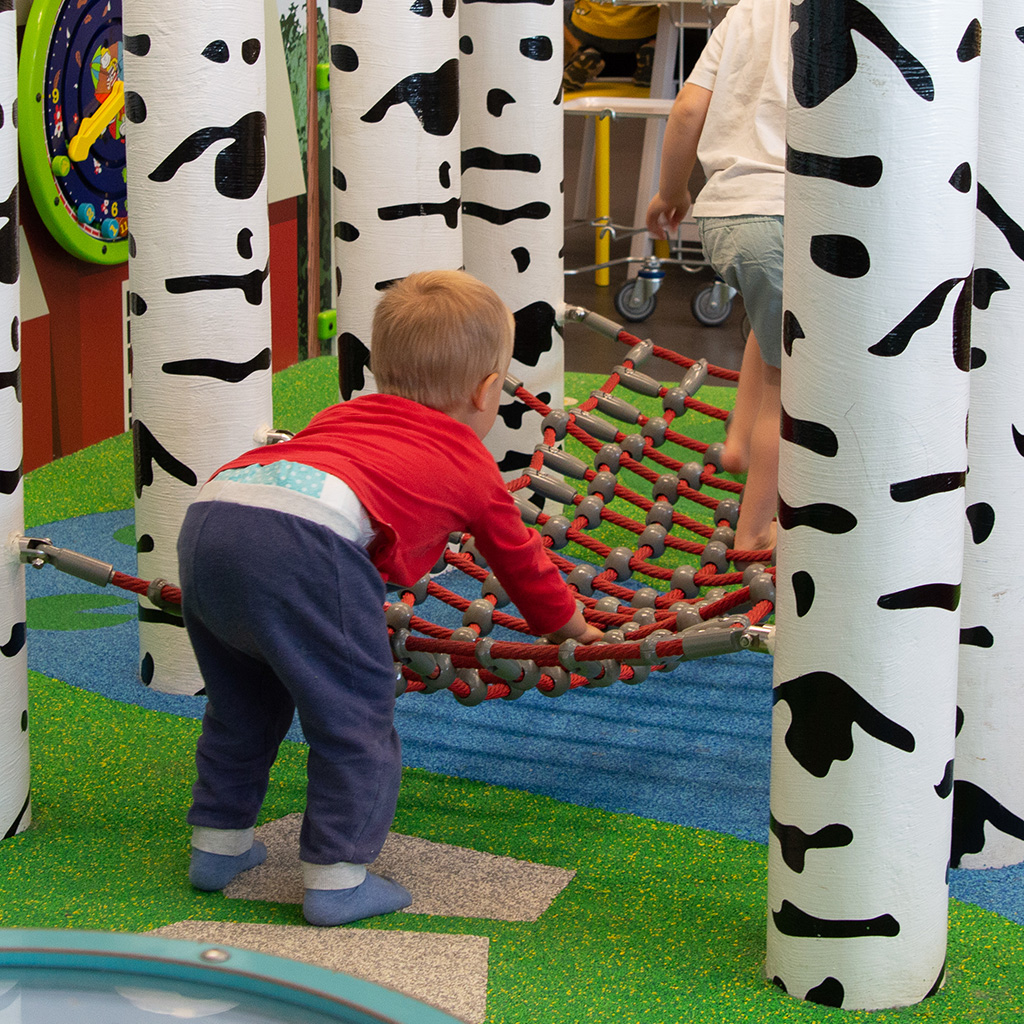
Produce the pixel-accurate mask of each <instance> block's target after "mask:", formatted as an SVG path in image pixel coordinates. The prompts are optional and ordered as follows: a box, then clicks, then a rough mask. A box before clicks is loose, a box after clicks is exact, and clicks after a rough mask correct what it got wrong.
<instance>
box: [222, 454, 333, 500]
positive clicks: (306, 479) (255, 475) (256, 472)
mask: <svg viewBox="0 0 1024 1024" xmlns="http://www.w3.org/2000/svg"><path fill="white" fill-rule="evenodd" d="M216 479H217V480H234V481H236V482H237V483H242V484H264V485H266V486H270V487H287V488H288V489H289V490H292V491H298V492H299V493H300V494H308V495H309V496H310V497H311V498H319V497H320V495H321V494H323V490H324V483H325V482H326V480H327V474H326V473H324V472H323V471H322V470H319V469H313V467H312V466H304V465H302V463H300V462H284V461H282V462H272V463H270V465H269V466H258V465H252V466H242V467H241V468H239V469H226V470H224V472H223V473H218V474H217V477H216Z"/></svg>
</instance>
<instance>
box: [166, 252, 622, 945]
mask: <svg viewBox="0 0 1024 1024" xmlns="http://www.w3.org/2000/svg"><path fill="white" fill-rule="evenodd" d="M513 337H514V322H513V319H512V315H511V313H510V312H509V310H508V308H507V307H506V306H505V305H504V303H502V302H501V300H500V299H499V298H498V296H497V295H496V294H495V292H494V291H493V290H492V289H490V288H488V287H487V286H486V285H484V284H482V283H481V282H479V281H477V280H476V279H474V278H473V277H471V276H470V275H468V274H465V273H463V272H461V271H430V272H425V273H418V274H413V275H411V276H409V277H407V278H405V279H403V280H401V281H399V282H397V283H396V284H394V285H392V286H391V287H390V288H389V289H388V290H387V291H386V292H385V293H384V296H383V297H382V299H381V301H380V303H379V304H378V308H377V310H376V314H375V317H374V323H373V335H372V369H373V372H374V376H375V378H376V381H377V386H378V388H379V389H380V393H378V394H374V395H365V396H360V397H358V398H355V399H352V400H351V401H349V402H344V403H341V404H339V405H334V406H331V407H330V408H328V409H325V410H324V411H323V412H321V413H318V414H317V415H316V416H315V417H313V419H312V421H311V422H310V424H309V426H308V427H306V428H305V429H304V430H302V431H300V432H299V433H298V434H296V435H295V437H294V438H292V439H290V440H288V441H286V442H284V443H281V444H277V445H273V446H269V447H261V448H257V449H254V450H252V451H250V452H247V453H246V454H244V455H242V456H241V457H239V458H237V459H235V460H233V461H232V462H229V463H228V464H227V465H226V466H224V467H222V468H221V469H220V470H218V471H217V472H216V473H215V474H214V475H213V477H211V479H210V480H209V481H208V482H207V483H206V484H205V486H204V487H203V488H202V490H201V491H200V493H199V495H198V497H197V499H196V501H195V502H194V503H193V504H192V506H191V507H190V508H189V510H188V513H187V515H186V517H185V522H184V524H183V526H182V530H181V534H180V537H179V541H178V556H179V566H180V573H181V588H182V612H183V615H184V620H185V626H186V629H187V630H188V634H189V638H190V639H191V641H192V644H193V647H194V649H195V652H196V658H197V660H198V663H199V668H200V670H201V672H202V675H203V681H204V683H205V688H206V694H207V698H208V703H207V708H206V712H205V715H204V718H203V728H202V734H201V736H200V738H199V742H198V745H197V750H196V766H197V772H198V777H197V780H196V783H195V785H194V787H193V792H192V796H193V800H192V806H191V808H190V810H189V813H188V821H189V823H190V824H191V825H192V828H193V831H192V858H191V864H190V868H189V878H190V879H191V881H192V883H193V885H195V886H196V887H197V888H200V889H205V890H217V889H222V888H223V887H224V886H225V885H227V883H228V882H229V881H231V879H232V878H234V877H235V876H236V875H237V874H238V873H240V872H241V871H245V870H248V869H249V868H252V867H255V866H256V865H257V864H260V863H262V862H263V860H264V859H265V858H266V849H265V847H264V846H263V844H262V843H260V842H259V841H258V840H255V839H254V829H255V824H256V819H257V815H258V814H259V810H260V807H261V805H262V802H263V799H264V796H265V795H266V791H267V786H268V783H269V773H270V767H271V765H272V764H273V762H274V759H275V757H276V755H277V750H278V747H279V745H280V743H281V740H282V739H283V738H284V736H285V734H286V733H287V731H288V729H289V727H290V726H291V722H292V719H293V717H294V714H295V712H296V711H298V715H299V721H300V723H301V726H302V730H303V733H304V735H305V737H306V740H307V742H308V744H309V760H308V771H307V790H306V808H305V814H304V816H303V822H302V830H301V833H300V840H299V845H300V858H301V861H302V870H303V879H304V885H305V897H304V900H303V914H304V916H305V918H306V920H307V921H308V922H310V923H311V924H317V925H339V924H347V923H349V922H352V921H356V920H359V919H361V918H364V917H371V916H374V915H376V914H385V913H390V912H391V911H395V910H400V909H401V908H402V907H405V906H407V905H408V904H409V903H410V901H411V896H410V895H409V893H408V891H407V890H406V889H404V888H403V887H402V886H400V885H398V884H397V883H395V882H393V881H390V880H389V879H386V878H383V877H381V876H378V875H375V874H373V873H372V872H369V871H368V870H367V865H369V864H371V863H372V862H373V861H374V859H375V858H376V857H377V855H378V854H379V853H380V850H381V847H382V846H383V843H384V839H385V838H386V836H387V832H388V829H389V828H390V826H391V822H392V820H393V818H394V813H395V805H396V802H397V799H398V790H399V783H400V778H401V767H402V765H401V747H400V743H399V739H398V735H397V733H396V731H395V727H394V702H395V671H394V664H393V660H392V656H391V650H390V646H389V642H388V634H387V627H386V624H385V620H384V611H383V604H384V582H385V581H386V580H392V581H394V582H397V583H401V584H411V583H413V582H415V581H416V580H417V579H419V578H420V577H422V576H423V575H424V574H425V573H426V572H428V571H429V570H430V569H431V567H432V566H433V565H434V564H435V563H436V562H437V560H438V558H439V557H440V556H441V554H442V553H443V551H444V548H445V545H446V543H447V541H448V536H449V534H450V533H452V532H453V531H457V530H458V531H466V532H469V533H472V534H473V536H474V539H475V542H476V546H477V549H478V550H479V551H480V552H481V554H482V555H483V556H484V558H486V559H487V561H488V563H489V565H490V567H491V568H492V570H493V571H494V572H495V574H496V575H497V577H498V579H499V580H500V581H501V584H502V586H503V587H504V589H505V590H506V591H507V593H508V594H509V596H510V597H511V599H512V601H513V602H514V603H515V604H516V606H517V607H518V609H519V611H520V613H521V614H522V615H523V617H524V618H525V619H526V620H527V622H529V624H530V626H531V628H533V629H534V630H535V631H536V632H537V633H538V634H547V635H550V636H551V637H552V638H553V639H554V640H558V641H560V640H564V639H567V638H573V639H577V640H580V641H581V642H583V643H592V642H594V641H595V640H597V639H599V638H600V637H601V635H602V634H601V632H600V630H598V629H597V628H596V627H594V626H591V625H589V624H588V623H587V622H586V621H585V620H584V618H583V615H582V614H581V612H580V611H579V610H578V608H577V606H576V602H575V599H574V596H573V593H572V591H571V590H570V589H569V588H568V586H567V585H566V584H565V582H564V580H563V579H562V577H561V575H560V574H559V572H558V570H557V569H556V568H555V566H554V565H553V564H552V563H551V561H550V560H549V559H548V558H547V555H546V553H545V551H544V548H543V545H542V544H541V540H540V536H539V534H537V533H536V531H533V530H529V529H527V528H526V527H525V526H524V525H523V523H522V521H521V519H520V518H519V515H518V512H517V511H516V508H515V504H514V502H513V501H512V498H511V496H510V494H509V493H508V491H507V490H506V488H505V486H504V483H503V481H502V479H501V475H500V473H499V472H498V468H497V466H496V464H495V462H494V459H493V457H492V456H491V455H490V454H489V453H488V451H487V449H486V448H485V447H484V446H483V443H482V438H483V437H484V436H485V435H486V434H487V432H488V431H489V430H490V428H491V426H492V425H493V424H494V421H495V418H496V416H497V412H498V404H499V401H500V397H501V389H502V384H503V382H504V379H505V375H506V373H507V370H508V366H509V362H510V360H511V357H512V346H513Z"/></svg>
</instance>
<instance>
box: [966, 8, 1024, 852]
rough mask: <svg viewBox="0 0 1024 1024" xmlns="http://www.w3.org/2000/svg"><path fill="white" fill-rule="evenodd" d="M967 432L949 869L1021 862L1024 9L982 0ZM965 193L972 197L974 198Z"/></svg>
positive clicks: (1023, 847) (1023, 832)
mask: <svg viewBox="0 0 1024 1024" xmlns="http://www.w3.org/2000/svg"><path fill="white" fill-rule="evenodd" d="M983 11H984V16H983V19H982V20H983V23H984V26H985V33H984V47H983V49H982V54H981V116H980V127H979V131H980V138H979V148H980V152H979V156H978V175H977V185H976V187H977V196H978V218H977V242H976V246H975V273H974V309H975V312H974V318H973V327H972V345H973V348H972V351H971V431H970V441H969V452H968V465H969V466H970V474H969V475H968V477H967V534H966V538H965V549H964V601H963V610H962V626H963V628H962V629H961V631H960V688H959V694H958V704H959V711H960V714H961V715H962V719H961V718H960V717H958V722H959V721H962V726H963V727H962V729H961V730H960V733H959V736H958V737H957V747H956V771H955V775H956V781H955V783H954V786H953V851H952V863H953V866H954V867H968V868H994V867H1005V866H1006V865H1008V864H1019V863H1020V862H1021V861H1024V792H1022V791H1021V786H1020V780H1021V779H1022V778H1024V746H1022V744H1021V740H1020V737H1021V730H1022V729H1024V691H1022V690H1021V687H1020V684H1019V682H1018V680H1019V678H1020V637H1021V621H1022V619H1024V580H1022V579H1021V578H1020V573H1019V571H1018V567H1019V566H1020V565H1022V564H1024V395H1022V393H1021V388H1020V381H1021V380H1024V348H1022V346H1021V343H1020V331H1021V324H1022V323H1024V197H1022V196H1021V190H1020V165H1021V160H1022V159H1024V141H1022V140H1021V139H1020V138H1019V135H1018V133H1017V132H1015V131H1007V125H1011V124H1015V123H1016V122H1017V120H1018V117H1019V109H1020V96H1021V90H1022V89H1024V46H1022V45H1021V42H1022V30H1021V22H1022V20H1024V19H1022V17H1021V7H1020V4H1018V3H1012V2H1010V0H983ZM972 194H973V193H972Z"/></svg>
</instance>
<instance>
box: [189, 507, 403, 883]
mask: <svg viewBox="0 0 1024 1024" xmlns="http://www.w3.org/2000/svg"><path fill="white" fill-rule="evenodd" d="M178 560H179V569H180V573H181V577H180V579H181V590H182V612H183V614H184V618H185V626H186V628H187V630H188V635H189V638H190V639H191V641H192V646H193V647H194V649H195V653H196V658H197V660H198V662H199V668H200V671H201V672H202V675H203V681H204V683H205V685H206V694H207V697H208V704H207V707H206V713H205V715H204V717H203V728H202V735H201V736H200V738H199V743H198V747H197V750H196V767H197V770H198V778H197V780H196V783H195V786H194V787H193V791H192V807H191V809H190V810H189V813H188V821H189V823H190V824H192V825H202V826H207V827H209V828H220V829H245V828H250V827H251V826H253V825H254V824H255V823H256V817H257V814H258V813H259V810H260V806H261V805H262V803H263V799H264V797H265V796H266V792H267V786H268V782H269V775H270V767H271V765H272V764H273V763H274V759H275V758H276V756H277V751H278V747H279V745H280V743H281V740H282V739H283V737H284V735H285V733H286V732H287V731H288V728H289V727H290V725H291V722H292V718H293V716H294V713H295V710H296V709H297V710H298V713H299V721H300V723H301V725H302V730H303V732H304V733H305V736H306V740H307V742H308V744H309V760H308V765H307V790H306V812H305V817H304V819H303V823H302V833H301V838H300V856H301V858H302V860H304V861H306V862H308V863H310V864H335V863H337V862H339V861H349V862H352V863H356V864H368V863H370V862H371V861H373V860H374V859H375V858H376V857H377V855H378V854H379V853H380V849H381V846H383V844H384V839H385V837H386V836H387V833H388V829H389V828H390V826H391V822H392V820H393V818H394V814H395V805H396V803H397V800H398V789H399V783H400V777H401V770H402V757H401V746H400V743H399V739H398V734H397V733H396V732H395V727H394V707H395V676H394V667H393V662H392V657H391V649H390V646H389V643H388V636H387V627H386V625H385V622H384V612H383V609H382V605H383V602H384V584H383V582H382V580H381V577H380V574H379V573H378V572H377V570H376V569H375V568H374V566H373V563H372V562H371V561H370V559H369V557H368V555H367V553H366V551H365V550H364V549H363V548H361V547H359V546H358V545H356V544H353V543H351V542H350V541H347V540H345V539H344V538H342V537H340V536H339V535H338V534H336V533H334V532H333V531H332V530H329V529H328V528H327V527H324V526H320V525H319V524H317V523H313V522H310V521H309V520H307V519H301V518H299V517H297V516H292V515H286V514H284V513H282V512H276V511H271V510H268V509H262V508H253V507H251V506H248V505H239V504H235V503H233V502H226V501H200V502H197V503H195V504H193V505H192V506H191V507H190V508H189V510H188V513H187V514H186V516H185V522H184V524H183V526H182V529H181V534H180V536H179V540H178Z"/></svg>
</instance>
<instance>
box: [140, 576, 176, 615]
mask: <svg viewBox="0 0 1024 1024" xmlns="http://www.w3.org/2000/svg"><path fill="white" fill-rule="evenodd" d="M169 586H170V584H169V583H168V582H167V580H162V579H160V578H159V577H158V578H157V579H155V580H150V583H149V586H148V587H146V597H147V598H149V600H150V601H151V602H152V603H153V604H155V605H156V606H157V608H159V609H160V610H161V611H164V612H170V614H172V615H180V614H181V606H180V605H176V604H174V603H173V602H172V601H167V600H165V599H164V596H163V589H164V587H169Z"/></svg>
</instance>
